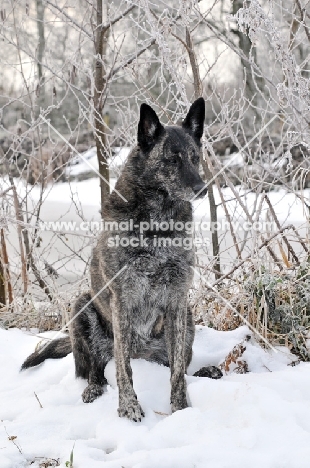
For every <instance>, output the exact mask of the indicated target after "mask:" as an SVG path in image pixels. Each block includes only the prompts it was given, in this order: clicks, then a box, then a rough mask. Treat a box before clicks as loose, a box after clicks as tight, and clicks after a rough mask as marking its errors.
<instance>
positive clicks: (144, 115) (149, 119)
mask: <svg viewBox="0 0 310 468" xmlns="http://www.w3.org/2000/svg"><path fill="white" fill-rule="evenodd" d="M163 132H164V127H163V126H162V124H161V123H160V121H159V119H158V117H157V114H156V112H155V111H154V110H153V109H152V108H151V107H150V106H149V105H147V104H144V103H143V104H141V107H140V121H139V124H138V144H139V146H140V148H141V149H142V150H147V149H149V148H150V147H151V146H152V145H153V144H155V142H156V140H157V139H158V138H159V137H160V135H161V134H162V133H163Z"/></svg>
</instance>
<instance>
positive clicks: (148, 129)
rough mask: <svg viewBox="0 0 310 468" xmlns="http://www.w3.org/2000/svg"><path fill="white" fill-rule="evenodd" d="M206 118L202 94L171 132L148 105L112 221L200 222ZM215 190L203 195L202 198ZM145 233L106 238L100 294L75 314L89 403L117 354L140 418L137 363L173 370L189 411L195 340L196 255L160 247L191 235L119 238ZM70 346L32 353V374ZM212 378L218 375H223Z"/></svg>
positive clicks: (126, 399)
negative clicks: (192, 293) (135, 243)
mask: <svg viewBox="0 0 310 468" xmlns="http://www.w3.org/2000/svg"><path fill="white" fill-rule="evenodd" d="M204 118H205V103H204V100H203V99H202V98H199V99H197V100H196V101H195V102H194V103H193V104H192V106H191V108H190V110H189V112H188V114H187V116H186V118H185V120H184V122H183V124H182V126H181V127H178V126H167V127H164V126H162V125H161V124H160V122H159V120H158V117H157V115H156V113H155V112H154V110H153V109H152V108H151V107H149V106H148V105H146V104H142V106H141V110H140V122H139V126H138V146H137V147H136V148H134V149H133V151H132V152H131V153H130V155H129V156H128V159H127V162H126V165H125V167H124V170H123V172H122V174H121V176H120V178H119V180H118V181H117V184H116V189H117V191H118V192H119V193H121V194H122V195H123V197H125V198H126V200H127V202H125V201H124V200H123V199H122V198H121V197H120V196H119V195H118V194H117V192H116V191H113V192H112V194H111V195H110V198H109V200H108V202H107V203H106V205H105V207H104V211H103V215H104V220H105V221H111V222H112V221H115V222H118V223H120V222H124V221H128V220H129V219H132V220H133V223H134V226H137V225H138V224H139V223H140V222H143V221H150V219H153V220H155V221H157V222H163V221H167V222H169V221H170V220H171V219H172V220H174V223H175V222H177V221H181V222H182V223H186V222H191V221H192V207H191V203H190V201H189V200H190V199H191V198H192V197H193V196H194V194H195V193H197V192H199V191H200V190H202V189H203V187H204V182H203V181H202V179H201V178H200V176H199V173H198V166H199V156H200V146H201V145H200V139H201V137H202V133H203V124H204ZM205 193H206V190H202V192H201V194H200V196H202V195H204V194H205ZM139 235H140V233H139V229H138V228H137V227H135V228H134V230H133V231H127V232H125V231H121V230H119V231H113V232H112V233H111V232H106V231H104V232H102V233H101V234H100V236H99V238H98V243H97V245H96V246H95V248H94V250H93V254H92V260H91V267H90V276H91V290H90V292H87V293H85V294H83V295H82V296H81V297H80V298H79V299H78V300H77V302H76V304H75V307H74V311H73V316H75V315H76V319H75V320H73V322H72V325H71V330H70V338H71V343H72V350H73V355H74V359H75V367H76V376H77V377H82V378H85V379H87V380H88V386H87V387H86V388H85V390H84V392H83V394H82V398H83V401H84V402H91V401H93V400H94V399H95V398H97V397H98V396H99V395H101V394H102V393H103V388H104V385H105V384H106V383H107V381H106V379H105V377H104V369H105V366H106V364H107V363H108V361H109V360H110V359H111V358H112V357H113V356H114V357H115V360H116V374H117V384H118V388H119V409H118V413H119V415H120V416H126V417H127V418H129V419H131V420H134V421H138V420H141V417H142V416H143V410H142V408H141V406H140V404H139V403H138V401H137V396H136V393H135V391H134V389H133V383H132V370H131V367H130V358H144V359H147V360H150V361H155V362H158V363H159V364H163V365H165V366H170V369H171V408H172V411H176V410H180V409H182V408H185V407H186V406H187V402H186V385H185V377H184V374H185V372H186V369H187V366H188V365H189V363H190V361H191V358H192V344H193V340H194V324H193V319H192V312H191V309H190V307H189V305H188V303H187V295H188V290H189V287H190V285H191V282H192V278H193V269H192V268H191V267H193V266H194V251H193V249H185V248H184V247H183V246H177V247H176V246H169V245H166V246H161V247H158V246H156V245H154V239H155V236H157V237H160V236H164V237H165V238H167V237H170V238H171V239H175V238H181V239H184V238H185V237H189V234H188V233H186V232H185V231H176V230H172V231H165V232H164V233H163V232H162V231H159V232H154V230H148V231H146V232H144V233H143V235H144V240H145V242H144V245H141V246H139V247H131V246H128V247H121V246H120V245H118V246H117V245H116V242H115V241H116V236H119V237H118V239H122V238H127V239H133V238H135V239H137V238H139ZM111 239H112V241H113V242H112V244H113V243H114V245H111ZM146 244H148V245H146ZM124 267H126V268H125V269H124V270H123V271H122V273H121V274H120V275H119V276H116V275H117V274H118V272H119V271H120V270H121V269H122V268H124ZM115 276H116V277H115ZM114 277H115V279H113V281H111V280H112V278H114ZM110 281H111V282H110ZM108 282H110V283H109V285H108V287H107V288H105V289H104V290H103V291H102V292H100V290H101V289H102V288H103V286H104V285H106V284H107V283H108ZM92 299H93V300H92ZM81 309H83V311H82V312H81V313H80V311H81ZM70 350H71V344H70V340H69V338H67V339H61V340H56V341H54V342H52V343H51V344H50V345H48V346H47V347H46V348H45V349H44V350H43V351H42V352H41V353H40V352H35V353H33V354H32V355H31V356H29V358H28V359H27V360H26V361H25V363H24V364H23V366H22V368H27V367H30V366H33V365H37V364H39V363H40V362H42V361H44V360H45V359H46V358H48V357H51V358H58V357H62V356H64V355H66V354H67V353H69V352H70ZM210 372H211V375H210V376H211V377H219V376H220V375H217V372H215V374H213V375H212V370H211V371H210Z"/></svg>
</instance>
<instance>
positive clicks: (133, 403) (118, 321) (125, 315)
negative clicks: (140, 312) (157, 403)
mask: <svg viewBox="0 0 310 468" xmlns="http://www.w3.org/2000/svg"><path fill="white" fill-rule="evenodd" d="M113 333H114V355H115V364H116V379H117V385H118V391H119V408H118V415H119V416H120V417H126V418H128V419H130V420H131V421H141V418H142V417H143V416H144V413H143V410H142V408H141V406H140V404H139V403H138V400H137V395H136V393H135V391H134V389H133V383H132V369H131V366H130V348H131V329H130V312H129V311H128V310H126V308H125V307H121V304H120V302H119V301H118V300H117V299H116V298H115V297H114V300H113Z"/></svg>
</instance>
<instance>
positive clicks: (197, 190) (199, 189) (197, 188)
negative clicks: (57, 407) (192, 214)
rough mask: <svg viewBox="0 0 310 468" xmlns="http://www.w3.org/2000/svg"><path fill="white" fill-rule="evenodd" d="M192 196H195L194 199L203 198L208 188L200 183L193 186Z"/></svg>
mask: <svg viewBox="0 0 310 468" xmlns="http://www.w3.org/2000/svg"><path fill="white" fill-rule="evenodd" d="M193 191H194V194H195V195H197V194H198V195H197V197H196V198H200V197H204V196H205V195H206V194H207V193H208V188H207V187H206V184H205V183H203V182H201V183H199V184H196V185H194V187H193Z"/></svg>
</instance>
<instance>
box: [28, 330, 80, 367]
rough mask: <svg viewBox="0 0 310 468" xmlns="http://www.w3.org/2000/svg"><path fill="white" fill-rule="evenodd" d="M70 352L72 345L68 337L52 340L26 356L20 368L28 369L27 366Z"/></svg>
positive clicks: (57, 357)
mask: <svg viewBox="0 0 310 468" xmlns="http://www.w3.org/2000/svg"><path fill="white" fill-rule="evenodd" d="M71 352H72V345H71V340H70V337H69V336H68V337H66V338H60V339H58V340H52V341H51V342H50V343H48V345H45V346H43V347H42V348H41V350H40V349H38V350H36V351H35V352H34V353H32V354H30V356H28V357H27V359H26V361H25V362H24V363H23V365H22V367H21V370H24V369H28V368H29V367H34V366H37V365H38V364H41V362H43V361H45V359H60V358H63V357H65V356H67V354H69V353H71Z"/></svg>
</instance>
